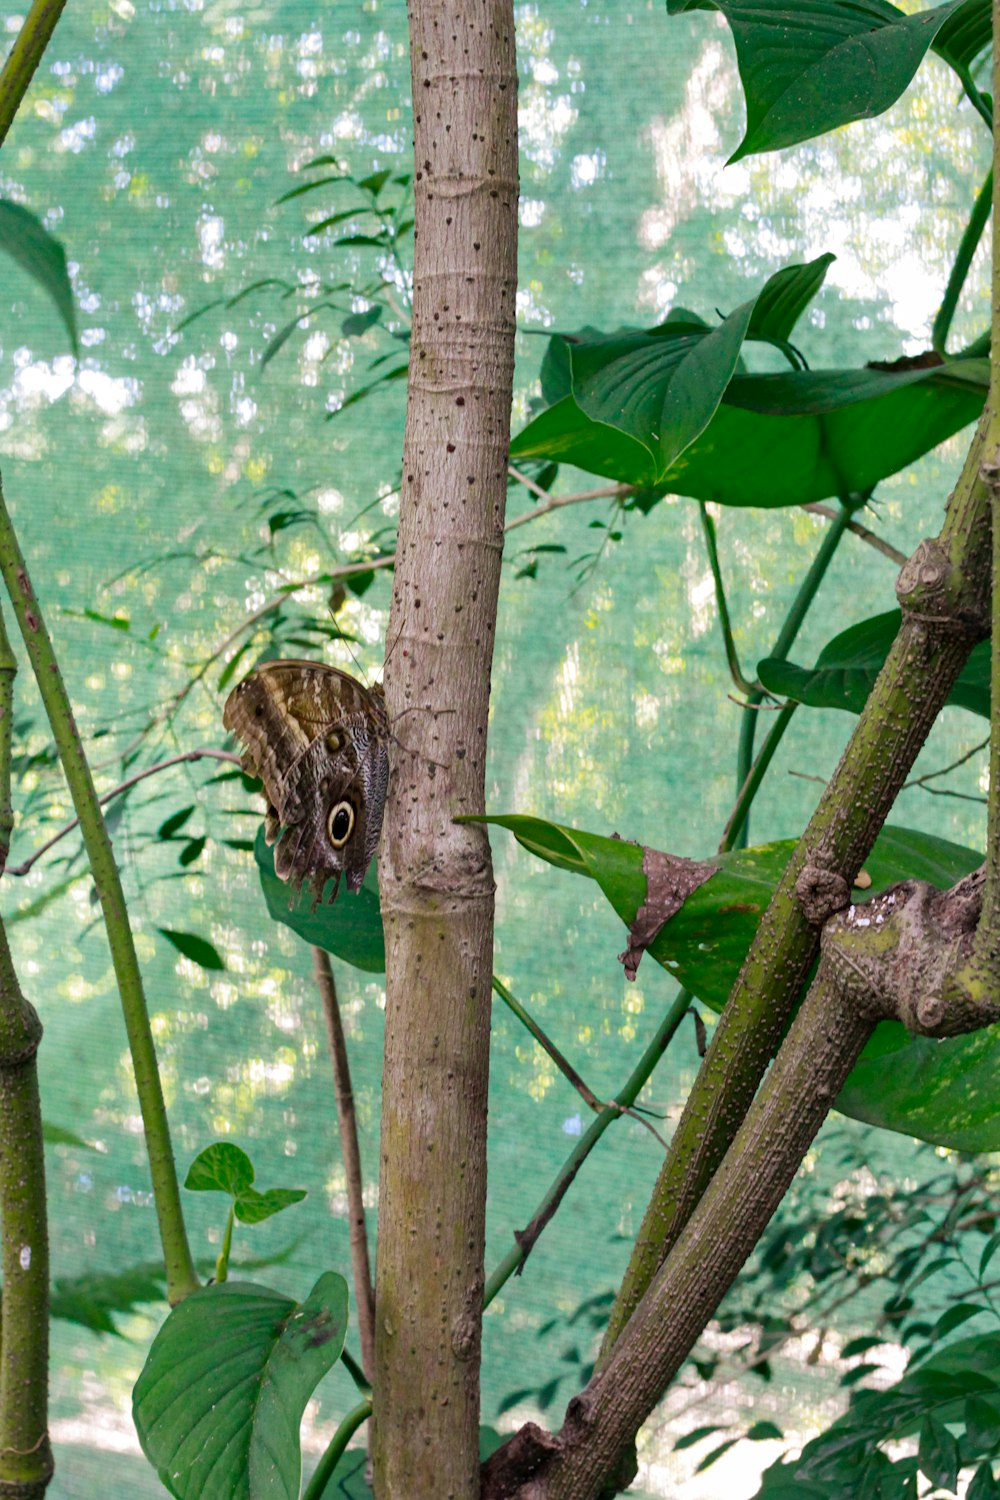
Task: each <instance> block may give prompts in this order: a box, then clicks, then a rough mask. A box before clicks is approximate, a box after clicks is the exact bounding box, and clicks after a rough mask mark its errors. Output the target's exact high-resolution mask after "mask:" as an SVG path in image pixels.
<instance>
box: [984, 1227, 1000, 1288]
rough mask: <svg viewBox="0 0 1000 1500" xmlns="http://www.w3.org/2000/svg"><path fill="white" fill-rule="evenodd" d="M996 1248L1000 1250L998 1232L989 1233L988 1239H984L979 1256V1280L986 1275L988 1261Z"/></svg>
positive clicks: (995, 1251) (994, 1253)
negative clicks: (984, 1242)
mask: <svg viewBox="0 0 1000 1500" xmlns="http://www.w3.org/2000/svg"><path fill="white" fill-rule="evenodd" d="M998 1250H1000V1233H998V1234H991V1235H990V1237H989V1239H988V1240H987V1241H986V1244H985V1245H984V1246H983V1253H982V1255H981V1256H980V1257H979V1280H980V1281H982V1279H983V1277H984V1276H985V1275H986V1270H987V1267H988V1266H989V1263H990V1261H991V1260H992V1259H993V1257H994V1255H996V1253H997V1251H998Z"/></svg>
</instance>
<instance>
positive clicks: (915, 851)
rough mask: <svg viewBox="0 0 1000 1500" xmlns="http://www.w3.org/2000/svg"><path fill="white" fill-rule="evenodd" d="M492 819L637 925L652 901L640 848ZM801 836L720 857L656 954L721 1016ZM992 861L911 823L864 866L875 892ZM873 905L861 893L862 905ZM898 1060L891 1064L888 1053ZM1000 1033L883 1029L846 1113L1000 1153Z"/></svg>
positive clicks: (844, 1100)
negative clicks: (929, 1035)
mask: <svg viewBox="0 0 1000 1500" xmlns="http://www.w3.org/2000/svg"><path fill="white" fill-rule="evenodd" d="M483 821H485V822H487V823H492V824H495V825H496V826H498V827H501V828H507V829H509V830H510V832H512V833H513V834H514V836H515V838H516V839H517V840H518V842H519V843H520V844H522V845H523V846H524V848H526V849H528V850H529V851H530V852H531V853H533V854H536V855H538V856H539V858H541V859H544V860H547V861H548V862H549V863H550V864H553V865H555V866H557V868H559V869H562V870H569V871H572V872H573V873H574V874H578V875H586V876H588V877H589V878H590V879H592V880H594V881H596V882H597V884H598V885H599V886H600V888H601V890H602V891H603V893H604V895H605V896H606V897H607V899H608V901H609V903H610V904H611V906H612V907H613V908H614V910H615V911H616V912H617V913H618V915H619V916H620V917H621V919H622V921H623V922H625V923H626V924H627V925H630V924H631V923H632V922H633V921H634V920H635V916H636V913H637V911H638V909H639V907H640V906H641V905H642V903H643V902H644V901H645V899H646V877H645V875H644V874H643V868H642V859H643V852H642V848H641V847H640V846H639V845H638V844H630V843H628V842H626V841H625V840H623V839H612V838H607V837H605V836H603V835H601V834H594V833H585V832H583V831H582V830H580V829H575V828H566V827H563V826H562V825H559V824H555V823H549V822H546V821H545V820H544V819H542V818H530V817H522V816H518V815H516V814H512V815H500V816H492V817H487V818H485V819H484V820H483ZM794 848H795V844H794V842H793V841H791V840H784V841H782V842H781V843H775V844H763V845H760V846H759V847H757V848H755V849H743V850H739V851H738V852H734V853H731V854H724V855H718V856H715V857H716V858H717V859H718V861H719V869H718V870H717V871H716V872H715V874H714V875H711V876H710V877H709V878H708V879H707V880H706V881H705V882H704V883H703V884H702V885H700V886H699V887H698V888H697V889H696V890H695V891H693V892H692V893H691V895H689V896H688V898H687V900H686V901H685V902H684V904H683V906H682V907H681V908H680V910H679V911H678V912H677V914H676V915H675V916H674V917H672V918H671V920H670V921H669V922H667V924H666V925H665V926H664V927H663V928H662V929H661V931H660V933H659V935H658V936H657V938H656V940H655V941H654V942H653V944H652V946H651V947H650V948H649V950H648V951H649V953H650V954H651V956H652V957H653V958H654V959H656V960H657V962H658V963H660V964H662V965H663V967H664V968H665V969H667V970H668V971H669V972H670V973H671V974H672V975H674V977H675V978H676V979H677V980H678V982H679V983H681V984H683V985H685V986H686V987H687V988H688V989H690V990H691V991H692V993H693V994H695V995H697V996H698V998H699V999H701V1000H703V1001H705V1002H706V1003H707V1004H709V1005H711V1006H712V1007H713V1008H714V1009H716V1010H721V1009H722V1007H723V1005H724V1004H725V1003H726V1000H727V999H728V997H729V992H730V990H731V988H732V985H733V982H734V980H735V978H736V976H737V974H738V973H739V969H740V965H741V964H742V962H743V959H744V957H745V956H746V952H747V949H748V948H749V946H750V943H751V942H752V940H753V936H754V933H755V932H756V930H757V924H758V922H759V921H760V918H761V916H762V915H763V913H764V911H765V909H766V907H767V905H768V902H769V901H770V899H771V896H772V895H773V894H774V890H775V887H776V886H777V883H778V881H779V880H780V878H781V875H782V872H783V871H784V868H785V865H786V864H787V862H788V859H789V857H790V855H791V853H792V851H793V849H794ZM981 863H982V856H981V855H979V854H977V853H975V852H974V851H973V850H971V849H965V848H963V847H962V846H961V845H959V844H952V843H949V842H948V840H946V839H939V838H935V837H933V836H932V835H930V834H925V833H917V832H914V831H912V830H910V829H904V828H892V827H886V828H883V830H882V832H881V834H880V835H879V838H878V840H877V841H876V844H875V847H874V849H873V850H872V853H871V855H870V856H869V858H868V859H867V860H866V861H865V870H866V872H867V873H868V875H869V876H870V877H871V881H872V886H871V889H872V891H873V892H877V891H880V890H884V889H885V887H886V886H889V885H892V884H893V883H894V882H895V881H897V880H905V879H907V878H913V879H917V880H927V881H930V882H931V883H932V884H934V885H937V886H939V887H941V888H944V887H947V886H949V885H952V884H953V883H954V882H955V881H957V880H960V879H961V878H962V877H963V876H964V875H968V874H969V873H970V872H971V871H972V870H974V869H976V868H977V867H978V865H979V864H981ZM860 899H863V897H862V896H861V893H860V892H859V900H860ZM890 1052H891V1053H892V1067H891V1069H887V1068H886V1067H885V1064H884V1060H883V1059H884V1057H885V1056H886V1055H888V1053H890ZM998 1059H1000V1027H991V1028H989V1029H988V1030H986V1031H981V1032H976V1033H974V1034H972V1035H970V1036H964V1037H955V1038H953V1039H951V1040H949V1041H947V1042H934V1041H928V1040H925V1039H923V1038H915V1037H911V1036H909V1034H908V1033H907V1032H905V1031H904V1030H903V1028H902V1027H900V1026H896V1025H889V1024H887V1023H886V1024H883V1025H881V1026H879V1027H878V1029H877V1031H876V1033H875V1036H874V1037H873V1039H872V1042H871V1043H870V1044H869V1047H868V1048H867V1049H866V1051H865V1052H864V1053H863V1054H862V1056H861V1060H860V1062H859V1063H858V1065H857V1067H856V1068H855V1069H854V1071H853V1072H852V1073H851V1076H850V1078H849V1079H848V1082H847V1085H846V1087H845V1089H844V1091H843V1093H842V1094H841V1096H840V1098H839V1099H838V1101H837V1108H838V1109H840V1110H842V1112H843V1113H844V1114H848V1115H851V1116H853V1117H854V1118H856V1119H863V1120H866V1121H868V1122H869V1123H871V1124H874V1125H881V1126H882V1127H883V1128H885V1129H887V1130H897V1131H900V1132H902V1133H903V1134H904V1135H917V1136H919V1137H920V1138H921V1139H923V1140H928V1141H933V1142H935V1143H938V1144H942V1145H955V1146H957V1145H959V1144H961V1147H962V1149H965V1150H975V1151H988V1150H997V1149H1000V1068H998V1065H997V1064H998Z"/></svg>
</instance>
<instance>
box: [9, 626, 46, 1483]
mask: <svg viewBox="0 0 1000 1500" xmlns="http://www.w3.org/2000/svg"><path fill="white" fill-rule="evenodd" d="M16 671H17V663H16V661H15V658H14V653H13V652H12V650H11V648H10V642H9V640H8V638H7V630H6V626H5V624H4V620H3V615H2V614H0V674H2V675H0V692H2V707H3V720H2V722H0V815H2V812H3V811H4V810H9V808H10V744H11V741H10V721H11V716H12V711H13V702H14V674H15V672H16ZM8 834H9V825H7V824H5V825H3V839H4V842H5V843H6V839H7V837H8ZM4 852H6V850H5V851H4ZM41 1037H42V1027H41V1022H40V1021H39V1019H38V1016H37V1015H36V1014H35V1011H34V1009H33V1007H32V1006H31V1005H29V1004H28V1002H27V1000H25V998H24V996H23V995H22V994H21V988H20V985H19V984H18V982H17V974H16V973H15V971H14V964H13V960H12V959H11V956H10V949H9V947H8V946H7V934H6V932H5V930H4V927H3V924H2V923H0V1226H2V1230H3V1252H2V1258H3V1291H2V1295H0V1326H2V1328H3V1348H2V1353H0V1496H10V1497H11V1500H41V1496H42V1495H44V1493H45V1491H46V1488H47V1487H48V1483H49V1480H50V1479H51V1478H52V1450H51V1448H50V1447H49V1434H48V1380H49V1369H48V1364H49V1238H48V1222H47V1216H46V1206H45V1152H44V1146H43V1143H42V1112H41V1105H40V1103H39V1098H38V1068H37V1065H36V1057H37V1053H38V1044H39V1042H40V1041H41Z"/></svg>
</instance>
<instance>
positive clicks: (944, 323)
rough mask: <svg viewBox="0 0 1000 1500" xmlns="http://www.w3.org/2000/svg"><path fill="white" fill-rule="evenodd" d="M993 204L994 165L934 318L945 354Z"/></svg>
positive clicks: (936, 340) (934, 338)
mask: <svg viewBox="0 0 1000 1500" xmlns="http://www.w3.org/2000/svg"><path fill="white" fill-rule="evenodd" d="M992 207H993V169H992V167H991V168H990V170H989V172H988V173H987V174H986V181H985V182H984V183H983V185H982V187H981V188H980V189H979V192H978V194H977V195H976V201H975V203H974V204H973V205H972V213H971V214H970V215H969V220H968V223H967V224H966V226H965V229H964V230H963V231H962V238H961V240H960V241H959V245H958V251H957V253H956V255H955V259H954V262H953V263H952V267H951V272H950V274H949V276H948V285H947V286H946V287H945V289H944V296H943V297H942V298H941V306H940V307H939V308H938V310H937V316H936V317H935V319H934V328H933V330H932V333H931V343H932V345H933V347H934V348H935V349H936V350H937V351H938V353H939V354H944V352H945V345H946V344H947V342H948V334H949V333H950V331H951V324H952V319H953V318H954V316H955V309H956V307H957V306H958V299H959V297H960V296H961V295H962V288H963V287H964V285H965V280H966V277H967V276H968V274H969V267H970V266H971V265H972V258H973V256H974V255H975V253H976V250H977V249H978V248H979V241H980V240H981V239H982V237H983V230H984V229H985V228H986V225H987V223H988V222H989V217H990V210H991V208H992Z"/></svg>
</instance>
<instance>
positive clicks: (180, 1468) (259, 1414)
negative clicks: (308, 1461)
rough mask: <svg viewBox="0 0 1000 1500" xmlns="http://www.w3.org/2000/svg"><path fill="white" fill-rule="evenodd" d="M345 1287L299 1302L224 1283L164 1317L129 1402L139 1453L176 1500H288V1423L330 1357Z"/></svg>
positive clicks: (291, 1438) (338, 1338)
mask: <svg viewBox="0 0 1000 1500" xmlns="http://www.w3.org/2000/svg"><path fill="white" fill-rule="evenodd" d="M346 1332H347V1283H346V1281H345V1280H344V1278H343V1276H340V1275H338V1274H337V1273H336V1272H334V1271H328V1272H326V1273H325V1275H323V1276H321V1277H320V1279H319V1280H318V1281H317V1283H316V1285H315V1286H314V1287H313V1289H312V1291H311V1292H310V1294H309V1296H308V1297H307V1298H306V1300H305V1301H304V1302H302V1303H300V1304H297V1303H295V1302H293V1301H292V1300H291V1299H290V1298H288V1297H283V1296H282V1295H281V1294H280V1293H278V1292H274V1291H271V1290H270V1289H269V1288H267V1287H261V1286H255V1285H254V1284H253V1283H251V1282H246V1281H226V1282H223V1283H222V1284H221V1285H217V1286H210V1287H205V1288H203V1289H202V1290H200V1291H197V1292H195V1293H193V1294H192V1295H191V1296H190V1297H188V1298H186V1299H185V1301H183V1302H182V1303H181V1304H180V1306H178V1307H175V1308H174V1309H173V1311H172V1312H171V1313H170V1315H169V1317H168V1318H167V1320H166V1322H165V1323H164V1324H163V1327H162V1328H161V1329H160V1331H159V1333H158V1334H157V1335H156V1338H155V1339H154V1340H153V1345H152V1348H151V1349H150V1351H149V1355H148V1357H147V1359H146V1363H145V1366H144V1367H143V1371H142V1374H141V1375H140V1376H139V1379H138V1381H137V1382H136V1386H135V1391H134V1393H133V1401H132V1413H133V1417H134V1419H135V1425H136V1431H137V1432H138V1434H139V1441H140V1442H141V1444H142V1448H143V1452H144V1453H145V1454H146V1457H147V1458H148V1459H149V1461H150V1463H151V1464H152V1465H153V1467H154V1468H155V1469H156V1471H157V1473H158V1474H159V1477H160V1480H161V1482H162V1483H163V1484H164V1485H165V1486H166V1488H167V1489H168V1490H169V1491H170V1493H171V1494H172V1495H174V1496H176V1497H177V1500H298V1494H299V1477H300V1470H301V1455H300V1452H299V1425H300V1423H301V1421H302V1414H303V1412H304V1411H305V1408H306V1402H307V1401H308V1400H309V1397H310V1396H311V1395H312V1393H313V1391H314V1390H315V1388H316V1386H317V1385H318V1384H319V1382H320V1380H321V1379H322V1378H323V1376H324V1375H325V1374H326V1373H327V1371H328V1370H330V1369H331V1368H332V1366H333V1365H334V1364H335V1363H336V1361H337V1360H338V1359H339V1358H340V1354H341V1351H342V1349H343V1347H344V1338H345V1335H346Z"/></svg>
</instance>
